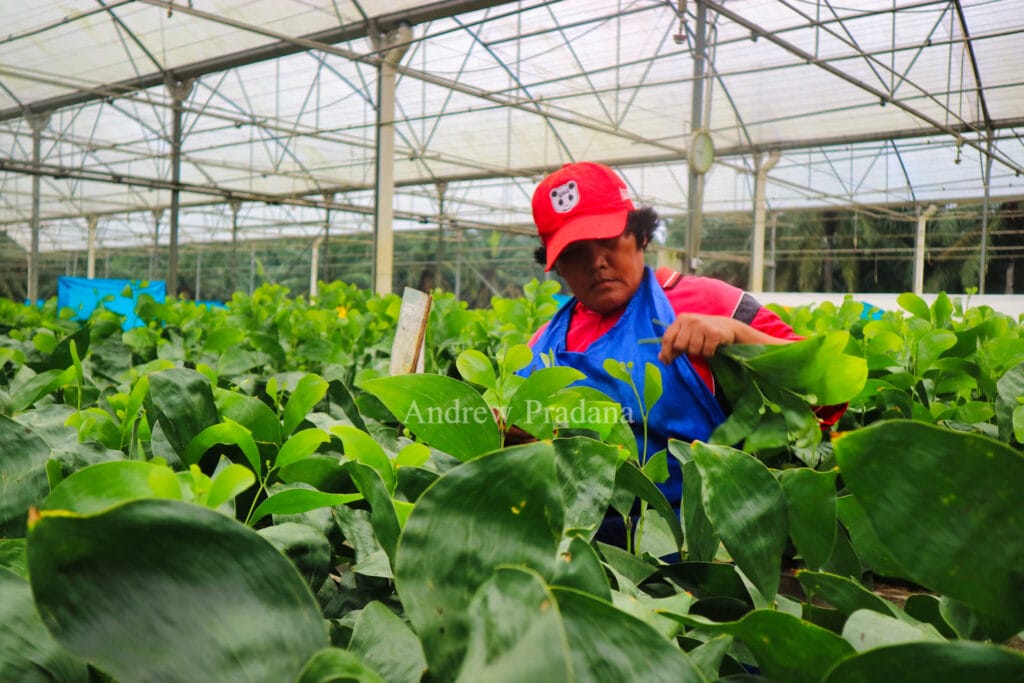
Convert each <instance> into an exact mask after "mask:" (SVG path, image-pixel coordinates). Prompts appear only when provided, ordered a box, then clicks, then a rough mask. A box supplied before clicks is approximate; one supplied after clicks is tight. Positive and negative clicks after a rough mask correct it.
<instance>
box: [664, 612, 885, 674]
mask: <svg viewBox="0 0 1024 683" xmlns="http://www.w3.org/2000/svg"><path fill="white" fill-rule="evenodd" d="M668 616H671V617H672V618H673V619H676V620H678V621H681V622H682V623H684V624H687V625H689V626H693V627H696V628H699V629H702V630H705V631H709V632H711V633H728V634H730V635H732V636H734V637H736V638H738V639H739V640H742V641H743V642H744V643H745V644H746V646H747V647H748V648H749V649H750V651H751V652H752V653H753V655H754V658H755V659H756V660H757V667H758V669H760V672H761V674H762V675H764V676H767V677H768V678H769V679H770V680H773V681H786V683H819V681H821V680H822V679H823V678H824V677H825V675H826V674H827V673H828V672H829V671H830V670H832V668H833V667H835V665H836V664H838V663H839V662H841V661H843V660H844V659H846V658H847V657H849V656H851V655H852V654H853V653H854V649H853V646H851V645H850V644H849V643H848V642H846V641H845V640H843V639H842V638H840V637H839V636H837V635H836V634H835V633H832V632H831V631H827V630H825V629H823V628H821V627H820V626H815V625H814V624H812V623H810V622H807V621H803V620H802V619H799V618H797V617H794V616H792V615H790V614H786V613H784V612H776V611H773V610H766V609H759V610H755V611H753V612H751V613H750V614H748V615H746V616H745V617H743V618H742V619H740V620H738V621H732V622H725V623H715V622H713V621H711V620H709V619H705V618H704V617H699V616H694V615H675V614H668ZM876 680H889V679H885V678H883V679H876Z"/></svg>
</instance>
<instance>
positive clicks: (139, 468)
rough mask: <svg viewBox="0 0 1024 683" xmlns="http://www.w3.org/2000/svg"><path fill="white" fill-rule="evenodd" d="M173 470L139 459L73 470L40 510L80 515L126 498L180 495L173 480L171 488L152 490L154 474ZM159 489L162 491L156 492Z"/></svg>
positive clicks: (98, 510)
mask: <svg viewBox="0 0 1024 683" xmlns="http://www.w3.org/2000/svg"><path fill="white" fill-rule="evenodd" d="M158 472H167V473H170V474H171V477H172V478H173V477H174V472H173V471H172V470H171V469H170V468H169V467H167V466H166V465H163V464H158V463H154V462H143V461H139V460H122V461H115V462H101V463H96V464H95V465H89V466H88V467H85V468H82V469H80V470H78V471H77V472H75V473H73V474H72V475H71V476H69V477H68V478H67V479H65V480H64V481H62V482H61V483H60V484H58V485H57V487H56V488H54V489H53V491H52V492H51V493H50V495H49V496H48V497H47V498H46V501H45V502H44V503H43V504H42V506H41V509H42V510H68V511H71V512H74V513H76V514H80V515H88V514H95V513H98V512H103V511H104V510H107V509H109V508H111V507H113V506H115V505H120V504H122V503H125V502H126V501H130V500H139V499H143V498H158V497H164V496H166V495H167V494H168V493H170V495H171V496H173V497H174V498H178V499H180V498H181V489H180V487H179V486H178V484H177V482H175V484H174V488H173V491H168V490H167V489H166V488H158V489H155V488H154V486H153V477H154V474H155V473H158ZM158 491H161V492H162V493H158Z"/></svg>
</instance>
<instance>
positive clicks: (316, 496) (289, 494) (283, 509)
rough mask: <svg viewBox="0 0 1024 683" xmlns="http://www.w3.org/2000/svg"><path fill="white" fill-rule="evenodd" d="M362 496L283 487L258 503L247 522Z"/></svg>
mask: <svg viewBox="0 0 1024 683" xmlns="http://www.w3.org/2000/svg"><path fill="white" fill-rule="evenodd" d="M362 498H363V496H362V494H359V493H324V492H323V491H310V490H309V489H285V490H284V491H280V492H278V493H275V494H274V495H272V496H270V497H269V498H267V499H266V500H264V501H263V502H262V503H260V504H259V506H258V507H257V508H256V509H255V510H254V511H253V513H252V517H251V518H250V519H249V520H248V522H247V523H248V524H249V525H250V526H251V525H253V524H256V522H258V521H260V520H261V519H263V518H264V517H266V516H267V515H294V514H298V513H300V512H309V511H310V510H316V509H317V508H325V507H333V506H335V505H347V504H349V503H352V502H354V501H357V500H362Z"/></svg>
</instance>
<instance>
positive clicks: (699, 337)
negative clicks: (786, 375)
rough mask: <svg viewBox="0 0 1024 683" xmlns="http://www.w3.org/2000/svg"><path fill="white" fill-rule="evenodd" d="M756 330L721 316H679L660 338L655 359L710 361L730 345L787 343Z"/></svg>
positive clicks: (733, 319)
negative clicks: (706, 359)
mask: <svg viewBox="0 0 1024 683" xmlns="http://www.w3.org/2000/svg"><path fill="white" fill-rule="evenodd" d="M789 343H790V340H788V339H779V338H778V337H773V336H771V335H769V334H766V333H764V332H761V331H760V330H756V329H754V328H753V327H751V326H750V325H747V324H746V323H744V322H741V321H739V320H736V319H735V318H728V317H726V316H722V315H702V314H699V313H681V314H679V317H677V318H676V319H675V320H674V321H673V322H672V324H671V325H669V326H668V328H667V329H666V330H665V334H664V335H663V336H662V338H661V351H660V352H659V353H658V360H660V361H661V362H662V363H665V364H666V365H667V364H669V363H671V362H672V361H674V360H675V359H676V358H678V357H679V356H681V355H683V354H684V353H685V354H687V355H690V356H703V357H705V358H710V357H711V356H713V355H715V352H716V351H718V348H719V347H720V346H728V345H729V344H789Z"/></svg>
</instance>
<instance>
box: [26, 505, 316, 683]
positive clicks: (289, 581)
mask: <svg viewBox="0 0 1024 683" xmlns="http://www.w3.org/2000/svg"><path fill="white" fill-rule="evenodd" d="M28 560H29V567H30V568H31V581H32V591H33V593H34V594H35V597H36V605H37V607H38V608H39V610H40V612H41V613H43V614H46V615H47V625H48V627H49V629H50V631H51V633H53V635H54V637H55V638H56V639H57V641H58V642H59V643H61V645H63V646H64V647H66V648H67V649H68V650H69V651H71V652H72V653H74V654H75V655H77V656H79V657H81V658H83V659H86V660H88V661H90V662H94V663H95V664H96V665H97V666H98V667H99V668H100V669H102V670H103V671H104V672H106V673H108V674H110V675H111V676H112V677H113V678H114V679H116V680H122V681H130V680H135V679H137V677H138V674H139V672H142V671H144V672H146V675H147V676H148V677H150V678H153V679H155V680H161V681H182V682H183V683H185V682H188V683H194V682H195V681H201V680H225V681H226V680H233V681H240V680H260V681H272V680H273V681H289V680H293V679H295V678H296V677H297V675H298V673H299V671H300V670H301V669H302V667H303V665H304V664H305V663H306V661H307V660H308V659H309V657H310V656H311V655H312V654H313V653H314V652H316V651H317V650H319V649H321V648H323V647H326V645H327V634H326V630H325V628H324V625H323V619H322V617H321V615H320V610H319V608H318V607H317V604H316V602H315V600H314V599H313V595H312V594H311V593H310V591H309V588H308V587H307V586H306V585H305V583H303V581H302V580H301V578H300V577H299V575H298V573H297V572H296V571H295V568H294V567H293V566H292V565H291V563H290V562H288V560H287V559H286V558H285V557H284V556H283V555H281V554H280V553H279V552H278V551H277V550H276V549H275V548H274V547H273V546H272V545H270V544H269V543H267V542H266V541H264V540H263V539H262V538H260V536H259V535H258V534H257V533H256V532H254V531H252V530H250V529H246V528H245V527H243V526H242V525H240V524H238V523H237V522H235V521H234V520H231V519H229V518H227V517H225V516H223V515H221V514H218V513H217V512H214V511H213V510H209V509H207V508H202V507H198V506H195V505H190V504H188V503H182V502H179V501H168V500H139V501H132V502H129V503H125V504H124V505H120V506H117V507H114V508H111V509H109V510H107V511H106V512H104V513H101V514H98V515H92V516H79V515H68V514H66V513H60V514H52V513H44V515H43V516H42V517H41V518H40V519H39V520H38V521H37V522H36V523H35V525H34V526H33V528H32V530H31V531H30V532H29V537H28ZM239 577H245V580H244V581H240V580H239ZM83 614H86V615H88V619H83V618H82V615H83ZM197 624H202V627H201V628H200V627H197Z"/></svg>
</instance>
